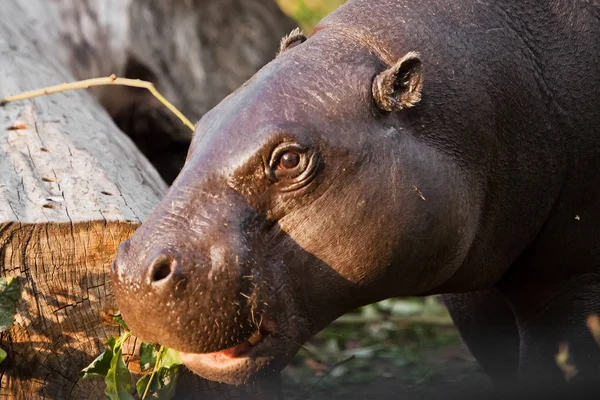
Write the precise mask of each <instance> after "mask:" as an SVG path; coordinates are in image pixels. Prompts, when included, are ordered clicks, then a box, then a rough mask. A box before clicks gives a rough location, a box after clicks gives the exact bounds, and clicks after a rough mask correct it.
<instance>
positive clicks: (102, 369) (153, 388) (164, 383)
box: [80, 314, 182, 400]
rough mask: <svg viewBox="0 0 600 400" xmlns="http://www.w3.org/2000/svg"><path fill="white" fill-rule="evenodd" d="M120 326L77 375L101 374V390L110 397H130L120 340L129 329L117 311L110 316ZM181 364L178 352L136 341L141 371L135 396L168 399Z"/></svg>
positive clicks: (126, 336) (124, 399) (118, 399)
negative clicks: (102, 380)
mask: <svg viewBox="0 0 600 400" xmlns="http://www.w3.org/2000/svg"><path fill="white" fill-rule="evenodd" d="M113 319H114V320H115V322H117V323H118V324H119V325H120V326H121V327H122V328H123V333H122V334H121V336H118V337H112V338H110V339H108V340H107V342H106V347H107V348H106V350H105V351H104V352H103V353H102V354H100V355H99V356H98V357H96V359H95V360H94V361H92V363H91V364H90V365H88V366H87V367H86V368H84V369H83V370H82V371H81V373H80V378H81V379H89V378H93V377H103V378H104V382H105V384H106V389H105V391H104V393H105V394H106V396H107V397H108V398H109V399H111V400H133V399H135V397H134V395H133V394H132V388H131V373H130V372H129V369H128V368H127V365H126V364H125V360H124V359H123V344H124V343H125V341H126V340H127V339H129V337H130V336H131V332H130V331H129V328H128V327H127V324H125V321H123V318H122V317H121V315H120V314H117V315H115V316H114V317H113ZM181 364H182V362H181V358H180V357H179V353H178V352H177V351H175V350H172V349H168V348H166V347H164V346H160V347H158V346H157V345H155V344H151V343H141V345H140V368H141V371H142V373H143V374H144V375H142V377H141V378H140V379H139V380H138V381H137V383H136V385H135V389H136V393H137V396H138V398H140V399H142V400H144V399H159V400H169V399H171V398H173V396H174V395H175V385H176V383H177V376H178V373H179V366H180V365H181Z"/></svg>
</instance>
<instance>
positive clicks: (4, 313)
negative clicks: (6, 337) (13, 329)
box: [0, 277, 21, 363]
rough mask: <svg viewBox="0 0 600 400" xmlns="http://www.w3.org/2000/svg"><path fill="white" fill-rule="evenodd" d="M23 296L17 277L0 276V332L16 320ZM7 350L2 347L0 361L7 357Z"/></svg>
mask: <svg viewBox="0 0 600 400" xmlns="http://www.w3.org/2000/svg"><path fill="white" fill-rule="evenodd" d="M20 298H21V287H20V286H19V283H18V280H17V278H15V277H3V278H0V333H1V332H4V331H6V330H7V329H8V328H9V327H10V326H11V325H12V323H13V322H14V321H15V314H16V313H17V302H18V301H19V299H20ZM6 355H7V354H6V351H5V350H4V349H2V348H0V363H1V362H3V361H4V360H5V359H6Z"/></svg>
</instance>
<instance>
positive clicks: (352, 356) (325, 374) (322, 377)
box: [306, 354, 356, 394]
mask: <svg viewBox="0 0 600 400" xmlns="http://www.w3.org/2000/svg"><path fill="white" fill-rule="evenodd" d="M355 357H356V356H355V355H354V354H351V355H349V356H347V357H344V358H342V359H341V360H339V361H338V362H336V363H335V364H333V365H332V366H331V367H330V368H329V369H328V370H327V371H325V373H324V374H323V375H321V377H320V378H319V379H318V380H317V381H316V382H315V383H314V384H313V385H312V386H311V387H310V388H309V389H308V390H307V391H306V393H307V394H308V393H310V392H312V391H313V389H314V388H315V387H317V385H318V384H319V383H321V381H322V380H323V379H324V378H325V377H326V376H327V375H329V374H330V373H331V371H333V370H334V369H336V368H337V367H339V366H340V365H342V364H344V363H347V362H348V361H351V360H354V358H355Z"/></svg>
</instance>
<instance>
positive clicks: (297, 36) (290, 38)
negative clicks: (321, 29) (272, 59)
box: [277, 28, 306, 55]
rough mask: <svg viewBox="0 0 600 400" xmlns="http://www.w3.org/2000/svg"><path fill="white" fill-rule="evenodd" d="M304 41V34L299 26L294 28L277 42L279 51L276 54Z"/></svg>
mask: <svg viewBox="0 0 600 400" xmlns="http://www.w3.org/2000/svg"><path fill="white" fill-rule="evenodd" d="M304 42H306V35H305V34H304V32H302V30H301V29H300V28H296V29H294V30H293V31H291V32H290V33H289V34H287V35H286V36H285V37H284V38H283V39H281V43H279V51H278V52H277V55H280V54H281V53H283V52H284V51H286V50H288V49H291V48H292V47H295V46H298V45H299V44H300V43H304Z"/></svg>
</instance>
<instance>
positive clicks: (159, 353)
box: [141, 346, 165, 400]
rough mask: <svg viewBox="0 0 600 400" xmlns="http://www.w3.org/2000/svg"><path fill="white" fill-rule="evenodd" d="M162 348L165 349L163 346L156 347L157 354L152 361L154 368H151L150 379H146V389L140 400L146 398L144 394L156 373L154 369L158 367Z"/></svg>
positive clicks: (146, 392)
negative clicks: (153, 361)
mask: <svg viewBox="0 0 600 400" xmlns="http://www.w3.org/2000/svg"><path fill="white" fill-rule="evenodd" d="M164 349H165V346H160V349H158V354H157V355H156V362H155V363H154V369H153V370H152V374H151V375H150V379H148V384H147V385H146V389H145V390H144V394H143V395H142V399H141V400H144V399H145V398H146V395H147V394H148V390H150V385H151V384H152V379H153V378H154V375H155V374H156V370H157V368H158V363H159V362H160V359H161V357H162V353H163V350H164Z"/></svg>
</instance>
